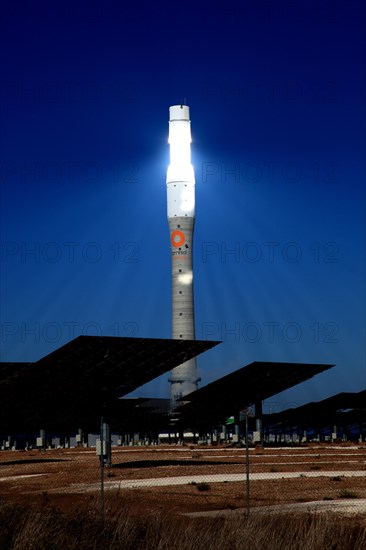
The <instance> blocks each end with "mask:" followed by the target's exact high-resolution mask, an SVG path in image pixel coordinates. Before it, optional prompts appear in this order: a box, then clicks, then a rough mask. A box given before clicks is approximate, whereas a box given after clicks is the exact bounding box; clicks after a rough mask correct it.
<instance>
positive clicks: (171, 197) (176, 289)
mask: <svg viewBox="0 0 366 550" xmlns="http://www.w3.org/2000/svg"><path fill="white" fill-rule="evenodd" d="M169 111H170V120H169V143H170V165H169V168H168V174H167V199H168V223H169V231H170V246H171V256H172V336H173V338H176V339H187V340H194V339H195V325H194V300H193V230H194V221H195V191H194V188H195V179H194V171H193V166H192V165H191V155H190V142H191V128H190V120H189V108H188V107H187V106H186V105H177V106H173V107H170V109H169ZM169 381H170V382H171V399H172V405H173V407H174V403H175V401H176V400H177V399H179V398H180V397H183V396H184V395H186V394H188V393H191V392H192V391H195V390H196V389H197V382H198V378H197V366H196V359H191V360H189V361H186V362H184V363H182V364H181V365H179V366H178V367H176V368H175V369H173V370H172V372H171V377H170V379H169Z"/></svg>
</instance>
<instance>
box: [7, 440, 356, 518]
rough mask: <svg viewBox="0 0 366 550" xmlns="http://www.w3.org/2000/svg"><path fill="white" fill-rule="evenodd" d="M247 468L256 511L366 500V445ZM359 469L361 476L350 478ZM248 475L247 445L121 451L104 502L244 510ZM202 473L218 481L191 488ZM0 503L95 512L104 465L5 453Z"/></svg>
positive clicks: (305, 450) (325, 448)
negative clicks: (137, 483) (171, 481)
mask: <svg viewBox="0 0 366 550" xmlns="http://www.w3.org/2000/svg"><path fill="white" fill-rule="evenodd" d="M249 471H250V476H251V475H253V477H252V478H250V505H251V508H252V509H253V508H255V507H260V506H270V505H278V504H282V503H283V504H285V503H286V504H287V503H295V502H310V501H314V500H319V501H323V500H340V499H344V498H355V499H357V498H358V499H366V444H365V443H363V444H311V445H310V444H309V445H307V446H301V447H287V448H277V449H275V448H264V449H261V448H257V449H250V452H249ZM290 472H296V477H295V478H286V474H288V473H290ZM332 472H335V474H334V475H332V474H331V473H332ZM353 472H358V476H357V477H356V476H352V475H351V474H352V473H353ZM245 473H246V456H245V449H243V448H237V447H224V446H217V447H199V446H196V445H195V446H193V445H192V446H183V447H181V446H179V447H178V446H177V447H176V446H151V447H116V448H113V466H112V467H111V468H106V469H105V470H104V484H105V505H106V508H108V507H111V508H113V507H114V508H115V507H119V506H121V505H122V504H123V505H124V506H127V507H128V508H129V510H130V512H131V513H137V514H141V513H142V512H143V513H144V514H147V513H156V512H161V513H165V512H169V513H171V512H173V513H184V512H185V513H187V512H197V511H204V510H218V509H237V508H245V506H246V481H245ZM257 473H266V474H269V477H270V479H260V480H256V479H255V475H254V474H257ZM228 474H243V479H242V480H240V481H235V482H232V481H227V479H226V477H227V475H228ZM200 475H202V476H203V475H205V476H206V475H220V481H216V479H215V481H208V482H205V483H200V482H199V481H198V482H197V481H196V482H194V483H192V479H193V478H195V479H197V476H198V477H199V476H200ZM310 475H311V476H316V477H310ZM180 476H184V477H183V483H182V484H180V485H167V486H158V485H157V483H158V482H157V481H156V479H161V478H164V479H166V478H173V477H174V478H176V477H180ZM191 478H192V479H191ZM141 479H146V480H151V486H147V487H137V488H128V489H127V488H126V489H125V488H122V487H121V486H119V482H124V481H126V480H141ZM0 498H1V499H2V500H3V501H5V502H9V503H15V502H16V503H27V504H34V505H37V506H38V505H41V506H43V505H45V504H47V505H50V506H52V507H55V508H56V509H60V510H70V509H74V508H75V509H85V508H86V509H91V510H93V509H97V508H98V507H99V505H100V464H99V459H98V457H97V456H96V454H95V449H90V448H81V447H78V448H75V449H50V450H47V451H35V450H33V451H2V452H0Z"/></svg>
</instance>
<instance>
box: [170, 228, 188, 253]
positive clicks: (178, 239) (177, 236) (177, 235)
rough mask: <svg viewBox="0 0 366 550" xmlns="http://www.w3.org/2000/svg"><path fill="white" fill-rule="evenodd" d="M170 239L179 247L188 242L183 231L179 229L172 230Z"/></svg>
mask: <svg viewBox="0 0 366 550" xmlns="http://www.w3.org/2000/svg"><path fill="white" fill-rule="evenodd" d="M170 240H171V243H172V245H173V246H175V248H178V247H179V246H183V245H184V243H185V242H186V238H185V236H184V233H183V231H179V229H176V230H175V231H172V234H171V236H170Z"/></svg>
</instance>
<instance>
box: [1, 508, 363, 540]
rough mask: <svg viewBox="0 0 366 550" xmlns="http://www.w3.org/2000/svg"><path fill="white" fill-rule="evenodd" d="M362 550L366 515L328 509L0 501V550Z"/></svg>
mask: <svg viewBox="0 0 366 550" xmlns="http://www.w3.org/2000/svg"><path fill="white" fill-rule="evenodd" d="M172 548H174V549H175V550H205V549H210V550H214V549H216V548H217V549H220V550H263V549H265V550H278V549H281V550H348V549H350V550H361V549H362V550H363V549H364V548H366V520H365V518H362V517H361V516H354V517H339V516H336V515H334V514H333V515H332V514H309V513H305V514H291V515H290V514H288V515H283V514H282V515H281V516H277V515H268V514H267V515H255V514H253V515H251V516H250V517H249V518H247V517H246V516H244V515H240V516H239V515H237V516H235V517H229V518H218V517H217V518H215V517H214V518H187V517H179V516H172V515H155V516H144V517H141V516H136V515H134V514H131V512H130V510H129V506H128V504H126V506H122V507H121V506H120V505H119V507H118V508H117V507H112V508H109V509H108V510H106V520H105V522H104V523H102V522H101V521H100V519H99V517H98V514H97V513H96V511H95V510H89V511H85V510H84V511H83V512H78V511H73V512H64V513H60V512H59V511H56V510H55V509H53V508H50V507H49V506H48V505H47V504H46V505H44V506H43V507H41V508H38V509H35V508H30V507H25V506H15V505H7V504H3V505H1V506H0V550H58V549H62V550H99V549H100V550H125V549H134V550H135V549H138V550H171V549H172Z"/></svg>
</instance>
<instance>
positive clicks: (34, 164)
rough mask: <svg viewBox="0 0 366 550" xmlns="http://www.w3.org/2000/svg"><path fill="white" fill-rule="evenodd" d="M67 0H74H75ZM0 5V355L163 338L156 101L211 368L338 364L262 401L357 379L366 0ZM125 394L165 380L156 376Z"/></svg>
mask: <svg viewBox="0 0 366 550" xmlns="http://www.w3.org/2000/svg"><path fill="white" fill-rule="evenodd" d="M75 4H77V5H75ZM218 6H219V4H217V3H211V2H199V1H198V2H197V1H196V2H189V1H188V2H187V1H186V2H182V3H179V2H175V3H163V2H157V3H151V2H145V1H134V2H131V3H127V2H108V1H106V2H101V1H98V2H94V1H88V2H77V3H75V2H74V1H72V2H71V1H67V0H66V1H65V0H64V1H63V2H58V1H55V2H38V1H34V2H16V3H14V2H12V3H11V2H4V3H2V7H1V29H0V35H1V38H0V40H1V49H0V55H1V77H2V84H1V87H0V104H1V128H0V131H1V144H0V145H1V174H0V175H1V360H2V361H28V360H32V361H33V360H37V359H39V358H40V357H42V356H44V355H45V354H47V353H49V352H51V351H52V350H54V349H56V348H57V347H59V346H61V345H63V344H64V343H66V342H68V341H69V340H70V339H72V338H73V337H76V336H78V335H79V334H90V335H91V334H102V335H106V336H107V335H110V336H113V335H116V336H117V335H119V336H141V337H158V338H169V337H170V336H171V271H170V269H171V266H170V245H169V233H168V224H167V213H166V185H165V179H166V169H167V166H168V164H169V146H168V143H167V136H168V117H169V113H168V108H169V106H170V105H174V104H179V103H181V102H183V101H184V100H186V103H187V105H189V107H190V110H191V120H192V136H193V141H192V162H193V165H194V168H195V174H196V226H195V238H194V288H195V314H196V337H197V338H199V339H201V338H202V339H211V340H222V341H223V343H222V344H221V346H219V347H217V348H215V349H213V350H211V351H209V352H207V353H206V354H204V355H202V357H201V358H200V359H199V361H198V367H199V372H200V375H201V377H202V383H201V384H203V385H204V384H207V383H208V382H210V381H212V380H214V379H216V378H218V377H220V376H222V375H224V374H226V373H229V372H231V371H233V370H235V369H237V368H240V367H242V366H244V365H245V364H248V363H250V362H252V361H255V360H257V361H266V360H269V361H271V360H272V361H287V362H292V361H294V362H314V363H316V362H319V363H335V364H336V367H335V368H334V369H332V370H330V371H328V372H327V373H324V374H321V375H319V376H318V377H316V378H314V379H313V380H312V381H309V382H307V383H305V384H303V385H301V386H299V387H298V388H294V389H293V390H291V391H288V392H285V393H283V394H280V395H278V396H275V397H273V398H272V399H271V400H269V401H268V402H267V403H266V405H265V407H264V412H268V411H269V410H272V411H274V412H276V411H278V410H282V409H284V408H287V407H288V406H294V405H296V404H302V403H305V402H307V401H310V400H315V401H316V400H319V399H322V398H325V397H328V396H330V395H333V394H335V393H338V392H341V391H360V390H362V389H364V388H365V384H366V362H365V290H364V289H365V279H366V273H365V165H364V152H365V76H364V63H365V38H364V24H365V6H364V2H363V1H361V0H360V1H358V0H355V1H351V2H346V1H345V0H343V1H338V0H332V1H321V2H319V1H316V2H314V1H307V2H292V1H291V2H290V1H289V2H287V1H282V0H281V1H278V2H272V1H270V2H265V1H261V0H258V1H255V2H254V1H251V2H249V1H246V0H244V1H242V2H236V1H228V2H223V3H221V7H220V9H219V8H218ZM135 395H149V396H158V397H168V395H169V385H168V382H167V376H165V377H162V378H160V379H158V380H156V381H155V382H152V383H151V384H150V385H149V386H148V387H145V388H142V389H141V390H139V391H137V392H136V393H135Z"/></svg>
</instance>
